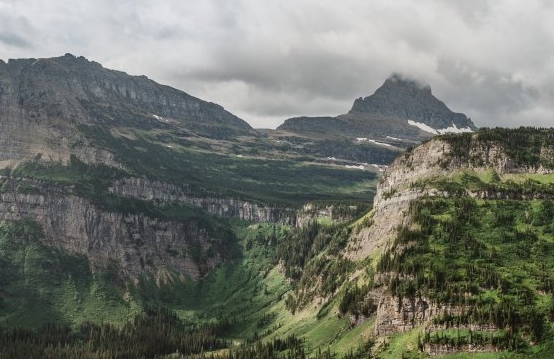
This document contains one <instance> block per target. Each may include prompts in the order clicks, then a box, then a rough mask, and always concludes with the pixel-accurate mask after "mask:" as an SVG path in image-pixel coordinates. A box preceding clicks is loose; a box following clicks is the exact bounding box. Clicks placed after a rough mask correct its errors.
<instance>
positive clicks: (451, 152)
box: [348, 130, 554, 354]
mask: <svg viewBox="0 0 554 359" xmlns="http://www.w3.org/2000/svg"><path fill="white" fill-rule="evenodd" d="M538 131H539V130H537V133H538ZM551 132H552V131H551ZM535 135H537V134H533V136H535ZM539 135H541V136H542V138H541V139H540V140H541V141H542V142H543V144H542V145H540V146H539V147H536V146H535V145H533V146H535V147H534V152H535V153H534V155H536V156H535V157H533V160H532V161H531V162H530V160H528V159H527V158H528V157H524V158H523V159H518V158H516V157H514V154H513V153H512V152H511V150H512V149H510V148H508V147H507V144H506V143H504V142H502V141H499V140H491V139H490V137H489V134H487V133H485V132H483V133H480V132H477V133H475V134H466V135H464V136H466V137H464V141H458V140H459V139H458V140H454V141H450V140H449V139H448V138H441V137H437V138H435V139H433V140H431V141H428V142H426V143H424V144H422V145H420V146H418V147H417V148H415V149H413V150H412V151H409V152H406V153H405V154H404V155H402V156H400V157H399V158H397V160H396V161H395V162H394V163H393V164H392V165H391V166H390V167H389V168H388V169H387V170H386V172H385V173H384V175H383V177H382V178H381V180H380V183H379V184H378V186H377V192H376V195H375V198H374V206H373V210H372V213H371V216H370V217H369V218H368V221H367V223H369V225H367V226H366V227H365V228H362V229H361V230H360V231H359V232H358V233H357V235H356V237H355V238H354V240H353V241H352V242H351V243H350V245H349V253H348V255H349V256H350V258H352V259H356V260H362V259H364V258H367V257H368V256H372V257H378V256H379V254H380V253H384V252H385V251H386V250H388V249H390V248H391V245H392V243H393V241H394V239H395V238H396V236H397V234H398V229H399V228H401V227H405V226H410V225H411V224H412V219H411V218H410V215H409V209H410V203H411V202H413V201H415V200H417V199H418V198H421V197H423V196H439V195H444V194H445V193H444V192H442V191H441V190H439V189H437V188H435V187H434V185H433V181H434V180H436V179H439V178H449V177H451V176H452V175H453V174H455V173H463V171H474V172H477V173H479V172H487V171H489V172H490V171H494V172H496V173H497V174H498V175H500V176H505V175H507V176H509V175H511V174H521V173H527V174H549V173H554V165H553V164H554V161H553V160H554V155H553V154H554V152H553V151H552V145H551V144H550V142H549V140H548V138H549V137H548V136H551V134H550V135H549V134H547V133H542V134H539ZM521 139H522V141H523V140H524V137H523V136H522V137H521ZM460 142H462V143H463V145H460ZM530 142H531V141H530ZM460 146H461V147H460ZM462 149H463V150H462ZM522 151H527V154H529V152H531V149H527V148H523V149H522ZM466 194H467V195H469V196H473V197H478V198H493V199H498V198H508V199H524V200H526V199H527V200H528V199H535V198H552V196H551V194H550V192H549V193H548V194H546V195H543V194H541V193H538V192H530V193H528V194H517V195H518V196H519V197H517V198H512V197H510V194H509V193H496V192H495V193H492V192H490V193H481V192H472V191H471V190H469V189H467V190H466ZM545 196H546V197H545ZM388 279H389V277H388V276H387V275H384V276H383V277H382V278H381V277H380V276H377V277H376V278H375V283H376V288H375V289H374V290H373V291H372V292H371V294H370V296H371V297H372V299H373V301H374V302H375V303H378V309H377V317H376V324H375V333H376V334H378V335H389V334H392V333H396V332H403V331H407V330H410V329H412V328H414V327H415V326H420V325H428V324H429V323H430V319H431V318H433V317H434V316H436V315H440V314H444V313H449V314H452V315H457V314H459V313H460V311H461V310H462V309H463V308H461V307H456V306H445V305H438V304H436V303H433V302H432V301H429V300H427V299H426V298H396V297H393V296H391V295H390V294H387V292H386V291H385V290H384V288H386V286H387V285H388ZM480 329H483V328H480ZM485 329H486V328H485ZM493 329H494V328H493ZM426 350H427V351H428V352H430V353H431V352H432V353H435V354H436V353H442V352H443V351H444V350H447V348H439V347H429V348H426ZM475 350H476V351H479V350H481V349H479V348H476V349H475Z"/></svg>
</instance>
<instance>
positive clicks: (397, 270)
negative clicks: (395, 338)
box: [349, 128, 554, 355]
mask: <svg viewBox="0 0 554 359" xmlns="http://www.w3.org/2000/svg"><path fill="white" fill-rule="evenodd" d="M553 136H554V132H553V131H552V130H536V129H526V128H521V129H518V130H504V129H493V130H488V129H483V130H479V131H478V132H476V133H474V134H463V135H445V136H442V137H437V138H435V139H432V140H430V141H428V142H425V143H424V144H422V145H421V146H419V147H417V148H415V149H414V150H412V151H408V152H406V153H405V154H404V155H402V156H400V157H399V158H398V159H397V160H396V161H395V162H394V163H393V165H392V166H391V167H390V168H389V169H387V171H386V172H385V174H384V175H383V177H382V178H381V181H380V183H379V185H378V188H377V193H376V196H375V200H374V207H373V210H372V212H371V214H370V216H369V217H368V218H367V220H366V223H369V225H367V226H365V228H363V229H361V230H360V231H359V232H358V233H357V234H356V235H355V236H354V237H353V241H351V242H350V244H349V256H350V258H351V259H353V260H364V259H365V258H372V259H377V262H376V264H375V265H376V273H375V276H374V277H373V279H372V282H373V284H372V289H371V290H369V291H368V292H367V294H366V296H365V299H364V300H363V301H364V302H367V301H368V300H369V301H370V302H372V303H376V307H375V313H374V315H375V327H374V328H375V329H374V330H375V334H376V335H377V336H384V335H385V336H386V335H390V334H394V333H399V332H409V331H413V330H415V331H416V332H419V333H420V334H419V336H420V339H419V341H418V344H417V345H419V350H421V351H424V352H427V353H428V354H431V355H438V354H447V353H453V352H458V351H473V352H480V351H497V350H500V349H504V350H505V349H510V350H513V349H515V348H517V347H518V346H520V347H521V348H523V347H529V345H531V346H533V345H535V344H536V341H537V340H544V337H543V334H541V333H543V330H546V327H547V326H550V325H551V324H550V323H551V314H550V312H549V311H548V310H544V307H543V306H542V304H541V303H543V302H544V301H547V302H549V301H551V298H550V295H549V294H548V293H549V291H550V289H545V288H550V284H549V283H550V280H551V279H552V278H553V275H554V272H552V268H551V266H550V265H548V266H547V267H545V264H544V261H545V260H547V261H549V260H550V259H551V258H552V255H554V252H553V251H552V250H551V247H552V246H551V244H552V242H553V241H554V237H552V226H553V224H554V217H553V214H552V211H551V207H552V199H554V186H553V184H554V177H553V174H554V152H553V149H554V145H553V144H552V138H553ZM515 248H519V249H518V251H515ZM524 248H525V249H524ZM514 251H515V252H514ZM546 258H548V259H546ZM445 266H446V267H445ZM448 267H450V268H448ZM522 268H526V269H523V272H521V270H522ZM535 271H537V272H535ZM522 273H525V275H524V274H522ZM539 273H541V274H539ZM358 275H359V274H358ZM518 278H519V279H518ZM522 278H527V279H525V280H524V279H522ZM522 281H524V283H525V284H522ZM522 293H525V294H522ZM522 295H523V296H526V297H525V298H526V299H522ZM484 298H489V299H484ZM514 301H515V302H514ZM518 301H519V302H518ZM515 303H518V304H515ZM551 304H552V302H551ZM529 313H533V314H532V315H531V314H529ZM529 315H531V317H532V318H533V319H531V317H529ZM510 316H512V317H513V316H517V318H519V319H514V320H513V321H512V322H507V321H506V320H507V318H508V317H510ZM456 323H457V324H456ZM451 326H455V327H456V328H457V334H456V331H454V332H449V331H448V330H449V328H451ZM504 330H507V333H505V332H504ZM468 333H469V334H468ZM456 335H457V337H456ZM468 335H469V336H468ZM495 337H496V339H491V338H495ZM530 338H532V339H530ZM537 338H538V339H537ZM414 345H415V344H414Z"/></svg>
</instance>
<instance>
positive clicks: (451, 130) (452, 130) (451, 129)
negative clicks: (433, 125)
mask: <svg viewBox="0 0 554 359" xmlns="http://www.w3.org/2000/svg"><path fill="white" fill-rule="evenodd" d="M437 131H439V133H440V134H441V135H442V134H443V133H463V132H473V130H472V129H471V128H469V127H465V128H458V127H456V125H455V124H452V126H450V127H447V128H444V129H442V130H437Z"/></svg>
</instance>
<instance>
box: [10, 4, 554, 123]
mask: <svg viewBox="0 0 554 359" xmlns="http://www.w3.org/2000/svg"><path fill="white" fill-rule="evenodd" d="M552 18H554V7H553V6H552V5H551V2H549V1H546V0H530V1H526V2H521V1H516V0H494V1H493V0H466V1H451V2H445V1H440V0H421V1H418V2H414V1H411V0H392V1H386V2H384V1H367V0H347V1H343V2H337V1H334V0H303V1H297V0H268V1H264V2H260V1H257V0H229V1H220V0H206V1H201V2H182V1H180V0H165V1H163V2H161V1H158V2H152V1H147V0H136V1H121V2H113V1H108V0H96V1H93V0H81V1H78V2H73V3H67V2H65V1H62V0H50V1H48V2H45V1H42V0H19V1H5V0H4V1H0V34H1V35H0V42H2V43H3V44H5V45H6V46H2V47H1V48H0V58H3V59H4V60H7V59H8V58H15V57H48V56H59V55H61V54H64V53H66V52H71V53H73V54H75V55H83V56H85V57H87V58H89V59H91V60H95V61H98V62H100V63H102V64H103V65H104V66H105V67H109V68H115V69H119V70H123V71H126V72H128V73H131V74H137V75H138V74H145V75H147V76H149V77H150V78H152V79H154V80H156V81H158V82H162V83H165V84H169V85H171V86H174V87H177V88H179V89H182V90H184V91H186V92H188V93H190V94H191V95H194V96H198V97H200V98H203V99H205V100H208V101H213V102H217V103H220V104H221V105H223V106H224V107H226V108H227V109H228V110H230V111H232V112H234V113H235V114H237V115H239V116H241V117H242V118H244V119H245V120H247V121H249V122H250V123H251V124H252V125H254V126H255V127H275V126H277V125H279V124H280V123H282V122H283V121H284V120H285V119H286V118H288V117H291V116H296V115H337V114H341V113H345V112H346V111H348V110H349V109H350V107H351V105H352V102H353V100H354V99H355V98H357V97H360V96H368V95H370V94H371V93H373V92H374V91H375V89H376V88H377V87H378V86H380V85H381V84H382V83H383V81H384V80H385V79H386V77H387V76H389V75H390V74H392V73H395V72H398V73H402V74H406V75H408V76H410V77H413V78H416V79H417V80H419V81H420V82H422V83H427V84H430V85H431V87H432V89H433V92H434V94H435V95H436V96H437V97H438V98H439V99H441V100H443V101H444V102H445V103H446V104H447V105H448V106H449V107H451V108H452V109H453V110H455V111H459V112H465V113H466V114H468V116H470V117H472V118H473V120H474V121H475V122H476V124H477V125H481V126H497V125H503V126H519V125H524V124H527V125H534V126H552V125H554V121H553V119H554V101H552V100H553V99H554V94H553V91H554V90H552V89H553V88H554V66H553V65H552V64H553V63H554V24H552V21H551V19H552Z"/></svg>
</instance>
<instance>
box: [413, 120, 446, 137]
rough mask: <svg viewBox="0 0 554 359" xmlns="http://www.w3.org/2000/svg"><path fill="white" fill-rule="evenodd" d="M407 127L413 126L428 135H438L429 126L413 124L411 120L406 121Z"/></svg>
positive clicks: (418, 123)
mask: <svg viewBox="0 0 554 359" xmlns="http://www.w3.org/2000/svg"><path fill="white" fill-rule="evenodd" d="M408 125H411V126H415V127H417V128H419V129H420V130H422V131H425V132H429V133H432V134H434V135H438V134H439V133H438V132H437V130H435V129H434V128H432V127H431V126H428V125H426V124H424V123H421V122H415V121H412V120H408Z"/></svg>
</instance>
